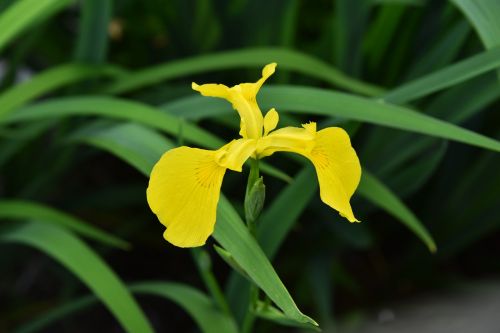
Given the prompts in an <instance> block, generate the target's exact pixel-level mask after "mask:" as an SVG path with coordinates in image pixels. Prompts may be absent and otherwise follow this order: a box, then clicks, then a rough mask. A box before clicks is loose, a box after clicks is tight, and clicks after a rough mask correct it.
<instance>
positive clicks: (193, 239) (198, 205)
mask: <svg viewBox="0 0 500 333" xmlns="http://www.w3.org/2000/svg"><path fill="white" fill-rule="evenodd" d="M215 155H216V152H215V151H210V150H203V149H196V148H189V147H179V148H175V149H172V150H169V151H168V152H166V153H165V154H164V155H163V156H162V157H161V159H160V160H159V161H158V163H156V165H155V166H154V167H153V171H152V172H151V177H150V180H149V187H148V189H147V200H148V204H149V206H150V208H151V210H152V211H153V212H154V213H155V214H156V215H157V216H158V219H159V220H160V222H161V223H162V224H163V225H164V226H166V227H167V230H166V231H165V233H164V234H163V236H164V238H165V239H166V240H167V241H169V242H170V243H172V244H174V245H176V246H179V247H195V246H201V245H203V244H205V242H206V240H207V238H208V237H209V236H210V235H211V234H212V232H213V229H214V225H215V216H216V210H217V203H218V201H219V194H220V188H221V184H222V178H223V177H224V173H225V171H226V168H224V167H222V166H220V165H219V164H217V162H216V161H215Z"/></svg>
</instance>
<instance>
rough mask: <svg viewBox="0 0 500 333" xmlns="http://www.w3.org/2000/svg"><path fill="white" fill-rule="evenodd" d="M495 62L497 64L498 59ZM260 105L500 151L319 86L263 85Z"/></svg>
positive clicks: (202, 100) (210, 103)
mask: <svg viewBox="0 0 500 333" xmlns="http://www.w3.org/2000/svg"><path fill="white" fill-rule="evenodd" d="M499 51H500V49H499ZM499 55H500V53H499ZM499 59H500V57H499ZM498 62H499V64H500V60H499V61H498ZM179 104H180V102H178V103H177V109H176V114H180V113H181V112H182V111H181V109H184V107H186V106H189V107H190V109H192V110H203V111H206V112H207V114H210V115H213V114H221V113H223V112H228V109H226V108H225V107H224V106H223V104H221V103H220V101H217V100H216V99H209V98H206V97H199V96H194V97H189V99H184V100H183V103H182V105H181V106H180V105H179ZM260 105H261V107H262V108H263V109H266V108H271V107H274V108H276V109H277V110H279V112H294V113H303V114H312V115H325V116H331V117H339V118H343V119H352V120H358V121H362V122H367V123H372V124H376V125H382V126H387V127H392V128H397V129H401V130H406V131H410V132H416V133H421V134H426V135H430V136H435V137H439V138H444V139H448V140H454V141H458V142H462V143H466V144H470V145H474V146H478V147H482V148H487V149H491V150H494V151H500V142H499V141H497V140H494V139H491V138H488V137H485V136H483V135H480V134H478V133H475V132H472V131H469V130H466V129H464V128H461V127H459V126H456V125H453V124H451V123H448V122H446V121H442V120H439V119H436V118H433V117H430V116H428V115H425V114H422V113H419V112H417V111H414V110H411V109H409V108H406V107H402V106H397V105H392V104H386V103H383V102H377V101H374V100H371V99H367V98H362V97H358V96H354V95H349V94H344V93H339V92H333V91H329V90H324V89H319V88H309V87H299V86H275V87H268V88H263V89H262V92H261V93H260ZM166 107H168V105H167V106H166ZM222 108H224V109H222ZM224 110H226V111H224ZM195 117H199V113H196V115H195Z"/></svg>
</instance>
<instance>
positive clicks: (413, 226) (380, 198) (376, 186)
mask: <svg viewBox="0 0 500 333" xmlns="http://www.w3.org/2000/svg"><path fill="white" fill-rule="evenodd" d="M358 193H359V194H360V195H362V196H364V197H366V198H367V199H368V200H370V201H371V202H373V203H375V204H376V205H377V206H379V207H383V208H384V210H386V211H387V212H389V213H390V214H391V215H393V216H394V217H395V218H397V219H398V220H400V221H401V222H403V223H404V224H405V225H406V226H407V227H408V228H409V229H410V230H411V231H413V232H414V233H415V235H417V236H418V237H419V238H420V239H421V240H422V241H423V242H424V243H425V244H426V245H427V247H428V248H429V250H430V251H431V252H436V244H435V243H434V240H433V239H432V236H431V235H430V234H429V232H428V231H427V229H426V228H425V226H424V225H423V224H422V222H420V221H419V220H418V219H417V217H416V216H415V215H414V214H413V213H412V212H411V211H410V210H409V209H408V208H406V206H405V205H404V204H403V203H402V202H401V201H400V200H399V198H398V197H397V196H395V195H394V194H393V193H392V192H391V191H390V190H389V189H388V188H387V187H386V186H385V185H384V184H382V183H381V182H380V181H379V180H377V179H376V178H375V177H373V176H372V175H371V174H370V173H368V172H366V170H364V171H363V175H362V177H361V182H360V184H359V187H358Z"/></svg>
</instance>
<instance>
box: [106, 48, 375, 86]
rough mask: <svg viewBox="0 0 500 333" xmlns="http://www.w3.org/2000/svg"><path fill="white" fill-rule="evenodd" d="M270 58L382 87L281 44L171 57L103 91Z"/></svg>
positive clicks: (334, 80) (324, 76)
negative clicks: (186, 56)
mask: <svg viewBox="0 0 500 333" xmlns="http://www.w3.org/2000/svg"><path fill="white" fill-rule="evenodd" d="M269 62H277V63H278V64H279V66H280V68H282V69H286V70H291V71H295V72H298V73H301V74H305V75H309V76H312V77H315V78H318V79H321V80H324V81H326V82H328V83H330V84H332V85H334V86H338V87H341V88H344V89H346V90H349V91H352V92H356V93H359V94H363V95H368V96H377V95H380V94H381V93H382V91H383V90H382V89H380V88H378V87H376V86H374V85H371V84H368V83H365V82H361V81H358V80H355V79H353V78H350V77H348V76H347V75H345V74H343V73H342V72H340V71H339V70H338V69H336V68H334V67H332V66H331V65H329V64H327V63H325V62H323V61H321V60H318V59H316V58H314V57H311V56H309V55H306V54H304V53H300V52H297V51H292V50H287V49H280V48H261V49H244V50H236V51H228V52H222V53H217V54H210V55H203V56H197V57H193V58H189V59H183V60H177V61H172V62H169V63H167V64H163V65H157V66H152V67H149V68H146V69H143V70H141V71H136V72H135V73H133V74H130V75H129V76H127V77H124V78H120V79H119V80H117V81H116V82H115V83H113V84H111V85H110V86H109V87H108V88H107V89H106V90H105V91H106V92H108V93H112V94H123V93H125V92H128V91H131V90H134V89H138V88H141V87H145V86H148V85H152V84H155V83H159V82H161V81H165V80H169V79H174V78H177V77H181V76H187V75H191V74H197V73H203V72H208V71H212V70H220V69H231V68H241V67H257V68H261V67H262V66H263V65H264V64H266V63H269Z"/></svg>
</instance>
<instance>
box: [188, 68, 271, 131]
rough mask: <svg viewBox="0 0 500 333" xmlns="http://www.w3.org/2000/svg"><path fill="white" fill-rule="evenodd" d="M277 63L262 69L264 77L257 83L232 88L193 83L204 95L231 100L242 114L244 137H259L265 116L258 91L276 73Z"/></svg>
mask: <svg viewBox="0 0 500 333" xmlns="http://www.w3.org/2000/svg"><path fill="white" fill-rule="evenodd" d="M275 68H276V63H271V64H268V65H266V66H265V67H264V69H263V70H262V77H261V78H260V79H259V80H258V81H257V82H255V83H241V84H238V85H235V86H233V87H231V88H228V87H226V86H225V85H222V84H213V83H210V84H203V85H197V84H196V83H193V84H192V88H193V89H194V90H196V91H199V92H200V93H201V94H202V95H203V96H211V97H219V98H224V99H226V100H228V101H229V102H231V104H232V105H233V108H234V109H235V110H236V111H238V114H239V115H240V118H241V122H240V135H241V136H242V137H243V138H248V139H258V138H260V137H261V136H262V128H263V116H262V112H261V111H260V108H259V106H258V104H257V99H256V98H257V93H258V92H259V89H260V87H261V86H262V85H263V84H264V82H265V81H266V80H267V79H268V78H269V77H270V76H271V75H272V74H273V73H274V71H275Z"/></svg>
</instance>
